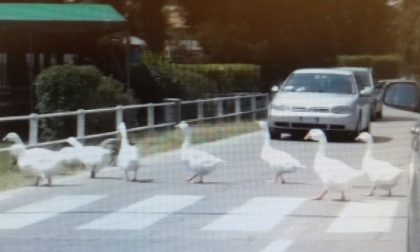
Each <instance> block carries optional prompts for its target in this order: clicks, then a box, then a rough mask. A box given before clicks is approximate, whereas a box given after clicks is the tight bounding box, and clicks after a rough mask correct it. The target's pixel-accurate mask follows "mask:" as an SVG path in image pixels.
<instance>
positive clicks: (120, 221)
mask: <svg viewBox="0 0 420 252" xmlns="http://www.w3.org/2000/svg"><path fill="white" fill-rule="evenodd" d="M202 198H203V196H196V195H157V196H153V197H151V198H148V199H146V200H142V201H140V202H137V203H135V204H133V205H130V206H128V207H126V208H123V209H120V210H118V211H117V212H115V213H112V214H108V215H105V216H104V217H102V218H99V219H96V220H94V221H92V222H90V223H87V224H85V225H82V226H79V227H78V229H87V230H141V229H144V228H146V227H148V226H150V225H152V224H154V223H156V222H158V221H160V220H162V219H164V218H166V217H167V216H169V215H170V214H172V213H174V212H176V211H179V210H181V209H183V208H185V207H188V206H190V205H192V204H194V203H195V202H197V201H199V200H201V199H202Z"/></svg>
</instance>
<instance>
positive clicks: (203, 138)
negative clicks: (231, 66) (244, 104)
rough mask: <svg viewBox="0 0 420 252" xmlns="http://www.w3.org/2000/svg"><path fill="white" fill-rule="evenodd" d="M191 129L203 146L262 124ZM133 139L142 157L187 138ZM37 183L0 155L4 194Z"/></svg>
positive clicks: (174, 134)
mask: <svg viewBox="0 0 420 252" xmlns="http://www.w3.org/2000/svg"><path fill="white" fill-rule="evenodd" d="M191 128H192V142H193V143H194V144H199V143H205V142H212V141H216V140H220V139H224V138H228V137H232V136H237V135H241V134H245V133H250V132H253V131H256V130H258V125H257V124H256V123H255V122H241V123H218V124H196V125H191ZM130 136H131V137H130V138H132V137H135V138H136V140H135V142H137V143H138V144H139V145H140V148H141V153H142V156H149V155H152V154H156V153H159V152H165V151H170V150H175V149H178V148H180V147H181V144H182V141H183V135H182V133H181V130H179V129H168V130H163V131H156V132H146V133H138V134H136V135H134V134H130ZM131 140H134V139H131ZM4 147H7V145H4V144H0V148H4ZM80 169H81V168H80V167H72V168H71V169H67V170H66V171H65V172H64V175H72V174H74V173H76V172H77V171H78V170H80ZM34 182H35V179H34V178H31V177H27V176H25V175H24V174H23V173H22V172H20V171H19V170H18V168H17V167H16V166H15V167H11V159H10V156H9V153H7V152H0V191H4V190H8V189H12V188H16V187H21V186H28V185H31V184H33V183H34Z"/></svg>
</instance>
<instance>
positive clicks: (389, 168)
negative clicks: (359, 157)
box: [363, 159, 402, 182]
mask: <svg viewBox="0 0 420 252" xmlns="http://www.w3.org/2000/svg"><path fill="white" fill-rule="evenodd" d="M363 168H364V169H365V171H366V173H367V174H368V176H369V178H370V179H371V180H372V181H384V182H387V181H392V180H394V179H395V178H397V177H398V176H399V175H400V174H401V172H402V170H401V169H399V168H397V167H395V166H393V165H392V164H390V163H388V162H386V161H383V160H377V159H370V160H367V161H365V162H364V163H363Z"/></svg>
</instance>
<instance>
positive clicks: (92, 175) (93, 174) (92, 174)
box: [90, 170, 96, 179]
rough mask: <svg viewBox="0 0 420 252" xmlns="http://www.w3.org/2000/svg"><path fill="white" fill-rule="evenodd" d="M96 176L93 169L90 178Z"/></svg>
mask: <svg viewBox="0 0 420 252" xmlns="http://www.w3.org/2000/svg"><path fill="white" fill-rule="evenodd" d="M95 176H96V172H95V171H93V170H92V171H91V172H90V178H91V179H94V178H95Z"/></svg>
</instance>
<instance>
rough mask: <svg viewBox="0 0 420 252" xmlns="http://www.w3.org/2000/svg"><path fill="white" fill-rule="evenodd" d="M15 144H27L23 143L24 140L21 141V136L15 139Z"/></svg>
mask: <svg viewBox="0 0 420 252" xmlns="http://www.w3.org/2000/svg"><path fill="white" fill-rule="evenodd" d="M13 142H14V143H15V144H21V145H25V144H24V143H23V141H22V139H21V138H20V137H19V136H16V137H15V138H14V139H13Z"/></svg>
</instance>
